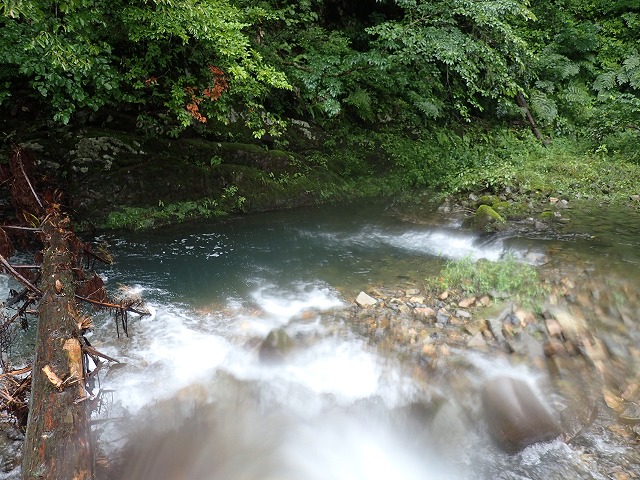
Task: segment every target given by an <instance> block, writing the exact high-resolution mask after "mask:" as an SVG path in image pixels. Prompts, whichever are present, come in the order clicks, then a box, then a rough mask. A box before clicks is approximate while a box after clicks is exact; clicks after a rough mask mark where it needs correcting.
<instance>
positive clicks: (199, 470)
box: [0, 205, 640, 480]
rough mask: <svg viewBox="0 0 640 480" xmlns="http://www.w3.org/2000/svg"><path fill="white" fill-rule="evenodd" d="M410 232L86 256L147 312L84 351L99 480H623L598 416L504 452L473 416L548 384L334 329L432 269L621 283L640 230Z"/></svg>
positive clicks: (296, 217)
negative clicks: (516, 392) (456, 267)
mask: <svg viewBox="0 0 640 480" xmlns="http://www.w3.org/2000/svg"><path fill="white" fill-rule="evenodd" d="M405 213H406V212H405ZM416 216H417V217H419V218H420V221H419V222H416V221H408V220H407V215H398V212H397V210H396V209H395V208H392V207H388V206H384V205H349V206H345V205H342V206H339V207H315V208H304V209H296V210H290V211H280V212H272V213H263V214H256V215H246V216H241V217H237V218H230V219H227V220H224V221H222V222H216V223H212V224H202V223H200V224H197V225H187V226H180V227H172V228H166V229H162V230H158V231H154V232H147V233H128V234H126V235H105V236H103V237H101V238H100V240H102V241H105V242H107V243H108V244H109V250H110V252H111V253H112V254H113V255H114V257H115V259H116V263H115V264H114V265H113V266H112V267H111V268H109V269H108V270H106V271H104V272H103V273H104V276H105V277H106V279H107V287H108V288H110V289H112V290H115V289H117V288H118V286H119V285H127V286H129V287H130V288H132V289H134V290H135V291H136V292H139V293H140V294H141V295H142V296H143V298H144V299H145V301H146V302H147V304H148V308H149V310H150V312H151V315H149V316H146V317H141V318H138V317H136V316H131V317H130V321H129V336H128V337H124V336H121V337H120V338H117V337H116V335H115V326H114V324H113V320H112V319H110V318H108V317H106V316H103V317H98V318H97V320H96V329H95V331H94V332H93V334H92V336H91V338H90V340H91V342H92V344H93V345H94V347H96V348H97V349H98V350H100V351H102V352H103V353H105V354H107V355H110V356H112V357H115V358H118V359H119V360H120V361H121V362H122V363H121V364H117V365H112V366H111V367H110V368H108V369H107V370H106V373H105V374H104V375H103V376H102V377H101V381H100V383H101V388H102V389H103V390H105V391H106V393H103V397H102V398H103V400H104V402H103V405H102V409H101V410H100V411H99V412H98V414H97V417H98V418H104V419H106V418H110V419H113V421H108V422H105V423H101V424H99V426H98V429H99V431H100V444H101V449H102V453H103V455H104V457H105V458H106V459H109V460H110V461H111V462H112V463H116V462H115V460H122V462H121V463H122V465H123V466H121V467H120V470H118V472H119V473H118V474H117V475H118V476H117V477H115V478H122V479H139V480H146V479H160V480H161V479H178V478H180V479H220V480H240V479H242V480H248V479H256V480H258V479H261V480H267V479H269V480H271V479H273V480H275V479H279V480H289V479H291V480H293V479H296V480H307V479H308V480H315V479H331V480H341V479H345V480H347V479H349V480H351V479H354V480H360V479H362V480H364V479H367V480H382V479H385V480H388V479H391V478H393V479H403V480H404V479H406V480H413V479H422V480H425V479H433V480H435V479H452V478H455V479H497V478H499V479H540V480H542V479H552V478H557V479H560V478H562V479H567V478H585V479H606V478H620V479H622V478H637V475H640V463H638V457H637V455H636V452H635V448H634V446H633V441H631V440H629V439H626V440H625V441H623V440H620V438H619V437H616V436H614V435H612V434H611V431H610V429H609V426H611V425H614V424H616V421H615V418H614V417H615V415H612V414H611V412H607V409H606V406H604V409H603V410H601V413H600V414H599V415H598V418H597V420H596V422H595V423H594V424H593V425H591V426H590V427H589V428H587V429H586V430H585V432H583V433H581V435H580V439H579V440H578V441H572V442H570V443H567V442H565V441H563V440H561V439H556V440H553V441H549V442H544V443H538V444H535V445H532V446H529V447H527V448H525V449H524V450H523V451H521V452H519V453H515V454H508V453H505V452H503V451H501V450H500V449H499V448H497V447H496V446H495V445H493V444H492V442H491V441H490V440H489V439H488V436H487V431H486V430H487V426H486V425H485V424H484V422H483V419H482V418H481V416H478V409H477V404H478V402H479V397H478V391H479V388H480V387H481V385H482V383H483V382H484V381H486V380H487V379H489V378H492V377H494V376H496V375H502V374H508V375H510V376H513V377H517V378H519V379H522V380H523V381H525V382H527V383H528V384H530V385H531V388H532V391H535V392H538V393H540V395H543V396H544V395H548V396H549V398H551V399H554V398H556V397H558V398H556V400H557V401H559V402H561V400H562V399H559V395H557V393H556V392H553V391H548V390H545V389H546V388H547V387H546V385H547V384H548V378H546V375H545V374H543V373H541V371H540V370H539V369H536V368H534V367H533V366H532V365H529V364H527V363H526V362H518V363H514V362H513V361H511V360H510V359H509V358H508V357H505V356H496V355H492V354H491V353H487V352H478V351H471V350H469V351H459V350H455V349H454V351H453V352H451V354H450V355H448V358H447V359H446V361H445V362H444V366H442V365H441V366H440V367H439V370H438V371H437V372H434V371H433V369H430V368H427V367H425V365H424V364H423V363H421V362H420V361H412V360H407V359H406V358H403V357H402V356H398V355H395V354H394V353H393V352H392V351H383V350H381V349H379V348H376V347H375V345H373V344H372V342H370V341H369V339H368V338H367V337H366V336H363V335H361V334H359V333H358V332H357V331H356V330H354V328H352V325H351V324H350V321H351V316H350V312H351V311H352V309H353V308H356V307H354V303H353V301H354V299H355V297H356V295H357V294H358V292H359V291H360V290H366V289H368V288H370V287H371V286H372V285H388V286H393V287H394V288H409V287H410V286H413V287H415V286H417V287H418V288H419V287H420V281H421V279H424V278H425V277H427V276H429V275H432V274H434V273H437V272H438V270H439V269H440V268H441V266H442V265H443V263H444V262H445V261H446V260H448V259H451V258H462V257H465V256H470V257H472V258H474V259H480V258H486V259H489V260H496V259H498V258H500V257H501V256H502V255H504V254H505V252H507V251H509V252H511V253H512V254H514V255H515V256H516V257H518V258H521V259H523V261H526V260H527V259H528V258H541V256H544V257H545V258H546V256H548V255H550V253H549V252H553V255H554V257H553V258H554V260H553V262H550V264H552V265H553V267H552V268H560V267H562V266H563V265H569V264H570V265H572V266H573V267H575V266H576V265H578V267H577V269H578V270H579V271H585V269H586V270H588V271H590V272H592V273H593V274H594V275H598V276H600V277H601V278H610V280H611V285H614V284H615V282H617V281H620V282H626V283H631V284H633V283H634V282H636V281H637V279H639V278H640V277H638V270H640V268H638V267H640V229H639V228H640V216H639V215H638V213H637V212H633V211H620V212H618V211H611V212H609V214H608V215H599V216H593V215H589V214H588V212H583V211H578V210H576V211H575V216H574V220H573V222H572V223H571V224H569V225H567V226H566V227H565V228H564V229H560V230H556V231H554V232H553V233H549V232H546V233H545V232H541V231H535V232H533V231H531V232H528V233H522V231H520V233H518V234H515V233H511V234H503V235H493V236H478V235H476V234H473V233H471V232H469V231H466V230H465V229H463V228H462V227H461V226H460V223H459V222H458V221H455V220H453V219H447V218H444V217H441V216H438V215H437V214H436V213H435V212H432V213H424V212H420V214H419V215H414V216H413V218H414V219H415V217H416ZM559 266H560V267H559ZM550 268H551V267H550ZM569 271H571V270H569ZM635 284H636V285H637V283H635ZM612 288H613V287H612ZM633 308H636V310H633V309H632V312H636V314H637V313H638V310H637V306H633ZM634 321H635V322H636V324H637V322H638V318H637V317H636V318H635V319H634ZM634 328H635V327H634ZM272 331H273V332H285V333H286V335H287V338H288V339H292V341H293V346H292V347H291V349H289V348H287V352H286V357H285V358H284V360H282V361H277V362H269V361H265V359H264V358H261V354H260V352H261V351H262V350H261V345H262V342H263V341H264V339H265V337H267V336H268V334H269V333H270V332H272ZM633 358H635V357H633ZM635 361H637V358H636V359H635ZM443 369H444V370H445V371H446V373H445V374H443V373H442V371H443ZM554 395H556V397H554ZM416 411H418V414H416V413H415V412H416ZM425 412H426V413H425ZM425 418H427V420H424V419H425ZM101 461H102V462H103V463H105V462H107V460H101ZM612 472H613V473H612ZM614 474H615V475H618V474H619V476H615V477H614V476H612V475H614ZM624 475H627V476H626V477H625V476H624ZM0 478H1V477H0Z"/></svg>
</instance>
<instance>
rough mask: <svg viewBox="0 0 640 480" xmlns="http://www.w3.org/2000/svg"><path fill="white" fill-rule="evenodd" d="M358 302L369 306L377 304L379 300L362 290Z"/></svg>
mask: <svg viewBox="0 0 640 480" xmlns="http://www.w3.org/2000/svg"><path fill="white" fill-rule="evenodd" d="M356 303H357V304H358V305H359V306H360V307H362V308H367V307H372V306H374V305H376V304H377V303H378V301H377V300H376V299H375V298H373V297H372V296H371V295H369V294H367V293H365V292H360V293H359V294H358V296H357V297H356Z"/></svg>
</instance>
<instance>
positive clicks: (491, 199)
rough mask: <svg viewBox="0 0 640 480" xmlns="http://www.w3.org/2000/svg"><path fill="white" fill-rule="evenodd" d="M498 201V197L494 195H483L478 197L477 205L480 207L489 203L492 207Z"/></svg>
mask: <svg viewBox="0 0 640 480" xmlns="http://www.w3.org/2000/svg"><path fill="white" fill-rule="evenodd" d="M498 201H499V199H498V197H496V196H494V195H482V196H481V197H480V198H478V201H477V202H476V206H477V207H480V206H482V205H489V206H490V207H493V205H494V204H495V203H496V202H498Z"/></svg>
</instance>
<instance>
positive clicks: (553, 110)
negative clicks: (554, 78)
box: [529, 92, 558, 125]
mask: <svg viewBox="0 0 640 480" xmlns="http://www.w3.org/2000/svg"><path fill="white" fill-rule="evenodd" d="M529 106H530V107H531V110H532V111H533V113H534V115H535V117H536V118H537V119H538V121H539V122H541V123H544V124H547V125H549V124H551V123H553V121H554V120H555V119H556V118H557V117H558V106H557V105H556V102H555V101H554V100H553V99H551V98H550V97H548V96H547V95H546V94H545V93H542V92H534V93H532V95H531V98H530V101H529Z"/></svg>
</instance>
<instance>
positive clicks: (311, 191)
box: [1, 116, 640, 230]
mask: <svg viewBox="0 0 640 480" xmlns="http://www.w3.org/2000/svg"><path fill="white" fill-rule="evenodd" d="M2 128H3V130H4V131H7V132H9V134H8V135H7V138H6V140H5V142H4V143H3V145H2V150H1V153H2V155H3V156H6V155H7V154H8V151H9V150H10V148H11V145H12V143H13V142H18V143H19V144H20V145H23V146H25V147H27V148H31V149H33V150H34V151H35V153H36V158H37V160H38V162H39V165H40V168H41V174H42V178H43V179H45V180H44V181H45V182H47V183H48V184H49V185H50V186H51V188H58V189H62V190H64V191H66V192H67V199H66V203H67V205H68V207H69V208H70V209H71V211H72V212H73V213H74V215H75V217H76V221H77V223H78V224H79V225H82V226H84V227H87V228H98V229H101V230H103V229H149V228H157V227H159V226H162V225H166V224H176V223H182V222H187V221H194V220H203V219H209V220H211V219H213V220H215V219H216V218H220V217H223V216H226V215H229V214H242V213H251V212H261V211H268V210H274V209H282V208H292V207H297V206H303V205H314V204H320V203H329V202H344V201H348V200H354V199H357V198H380V197H388V198H392V199H395V200H398V199H403V201H405V202H406V204H407V205H408V208H407V211H411V210H414V209H415V208H416V206H419V205H420V203H421V202H422V201H423V199H427V201H428V202H429V203H431V202H433V201H440V202H442V209H443V212H444V213H449V212H453V213H457V212H462V213H477V218H476V219H475V220H473V219H472V223H474V224H475V226H476V227H477V228H478V229H481V230H482V229H486V230H498V229H501V228H503V227H504V226H505V223H506V222H508V223H507V225H511V226H515V225H517V224H522V223H524V224H525V228H530V226H529V225H526V224H527V223H528V224H532V225H537V226H539V227H540V228H545V226H548V225H553V224H557V223H558V222H560V223H561V222H564V221H565V218H564V217H563V215H564V212H563V209H565V207H567V205H568V204H569V202H571V203H574V202H576V201H579V202H582V203H583V204H585V205H589V204H590V205H591V208H594V209H595V208H598V205H601V204H610V203H615V204H620V205H626V206H628V207H629V208H634V209H638V208H640V165H638V164H637V163H633V162H631V161H628V160H627V159H626V158H625V157H624V155H623V154H621V153H618V152H615V151H614V152H609V151H608V150H607V149H606V146H602V145H600V146H594V145H591V144H589V143H588V142H586V141H585V139H573V140H572V139H567V138H565V139H562V138H559V139H555V140H554V141H553V142H551V143H548V144H547V145H546V146H545V145H542V144H541V143H540V142H539V141H537V140H536V139H535V138H533V137H532V136H531V134H530V133H528V132H527V131H525V130H520V129H517V128H509V127H499V126H497V127H495V128H494V129H493V130H492V131H491V132H488V133H487V132H484V131H480V130H478V129H472V128H467V129H458V130H457V132H456V133H454V132H453V131H451V130H444V129H435V130H433V131H425V132H422V133H420V134H415V133H414V134H412V135H411V136H407V135H406V132H402V131H394V130H384V129H380V130H364V129H360V128H358V127H357V126H354V125H349V126H344V125H335V126H333V127H331V128H327V127H326V126H325V127H324V128H321V127H320V126H319V125H316V124H313V123H312V122H307V121H304V120H292V121H291V124H290V126H289V129H288V131H287V133H286V134H285V135H284V136H283V137H281V138H279V139H270V140H269V141H268V142H267V141H263V140H257V139H254V138H251V137H250V136H248V135H247V134H246V132H244V133H243V132H235V133H234V132H233V131H232V130H231V129H230V130H229V131H228V132H220V135H219V137H217V138H213V137H209V138H204V137H198V136H190V135H189V134H188V132H187V133H185V134H184V135H183V136H181V137H180V138H168V137H166V136H149V135H148V132H145V131H144V130H143V129H138V128H137V126H136V124H135V122H134V121H133V120H130V119H127V118H126V117H122V118H120V117H118V118H117V119H112V118H111V117H110V116H109V117H107V118H106V119H103V120H102V121H101V122H100V123H98V122H94V123H92V124H90V123H86V124H83V125H75V126H68V127H61V126H55V125H48V126H45V125H40V126H38V124H37V123H34V122H31V123H30V122H29V120H28V119H20V118H17V119H14V118H11V117H9V116H7V117H6V118H4V119H2ZM84 227H83V228H84Z"/></svg>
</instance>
